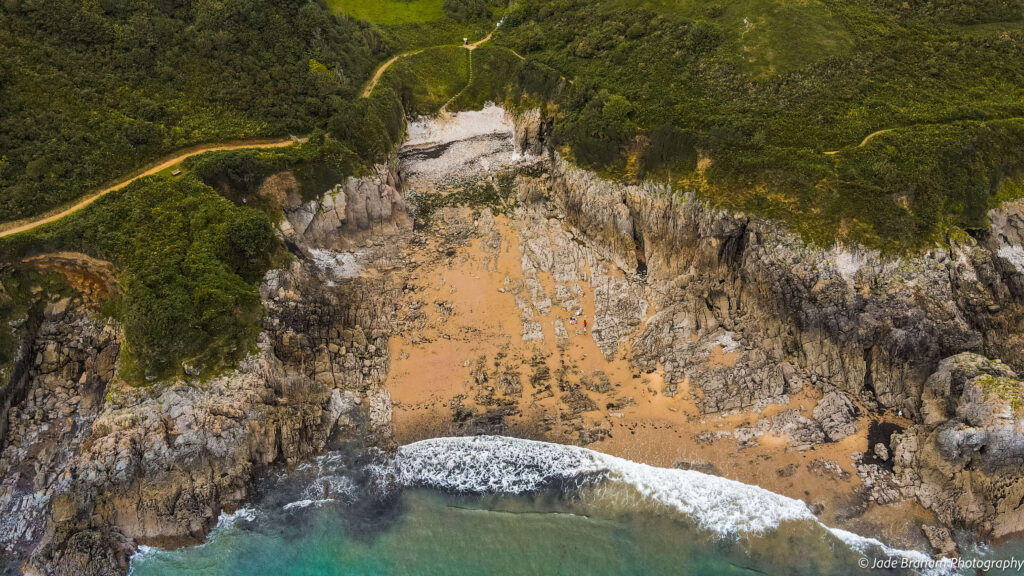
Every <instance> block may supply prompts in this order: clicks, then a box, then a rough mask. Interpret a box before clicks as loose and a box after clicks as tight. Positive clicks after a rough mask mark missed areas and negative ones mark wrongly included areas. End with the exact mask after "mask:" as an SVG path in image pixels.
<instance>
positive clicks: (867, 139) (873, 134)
mask: <svg viewBox="0 0 1024 576" xmlns="http://www.w3.org/2000/svg"><path fill="white" fill-rule="evenodd" d="M893 130H895V128H883V129H881V130H875V131H874V132H872V133H871V134H868V135H867V136H865V137H864V139H863V140H861V141H860V144H858V145H857V148H861V147H863V146H864V145H865V144H867V143H868V142H869V141H870V140H871V139H872V138H874V137H875V136H880V135H882V134H885V133H886V132H892V131H893ZM825 154H828V155H829V156H834V155H836V154H839V150H830V151H828V152H825Z"/></svg>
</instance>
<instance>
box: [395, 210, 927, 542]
mask: <svg viewBox="0 0 1024 576" xmlns="http://www.w3.org/2000/svg"><path fill="white" fill-rule="evenodd" d="M461 217H462V218H465V219H466V220H471V219H472V218H473V215H471V214H470V213H469V211H468V210H467V211H465V212H464V214H463V215H462V216H461ZM495 229H496V230H497V231H498V232H500V238H501V242H500V246H498V247H497V249H495V247H494V246H488V244H487V242H485V240H484V239H481V238H474V237H471V238H470V239H469V240H468V241H466V242H465V243H464V244H463V245H462V246H459V247H458V248H455V249H452V248H450V243H451V239H450V238H446V237H443V236H441V235H435V236H434V237H432V238H431V239H430V240H428V241H427V242H426V243H424V244H422V245H421V246H420V247H419V248H417V251H416V255H415V261H416V262H417V264H416V266H415V270H414V271H412V272H411V273H410V278H409V280H408V282H409V290H410V292H409V296H408V297H407V302H406V303H405V304H404V307H403V313H402V318H401V319H400V322H401V323H403V324H404V325H405V326H406V329H405V330H404V331H402V332H401V333H399V334H396V335H395V336H394V337H392V338H391V340H390V349H391V357H392V366H391V371H390V374H389V377H388V381H387V388H388V390H389V391H390V393H391V395H392V399H393V401H394V404H395V410H394V429H395V435H396V440H397V441H398V442H399V443H403V444H404V443H408V442H413V441H416V440H421V439H424V438H430V437H435V436H447V435H457V434H466V433H474V432H501V433H506V434H511V435H518V436H524V437H531V438H538V439H545V440H551V441H559V442H566V443H573V444H584V445H586V446H587V447H588V448H591V449H594V450H597V451H600V452H604V453H607V454H611V455H615V456H620V457H623V458H628V459H630V460H634V461H638V462H644V463H647V464H652V465H656V466H664V467H674V466H678V467H691V468H695V469H698V470H702V471H706V472H709V473H714V474H717V475H720V476H724V477H727V478H732V479H735V480H739V481H742V482H745V483H748V484H755V485H758V486H761V487H764V488H766V489H768V490H771V491H773V492H777V493H780V494H784V495H786V496H790V497H793V498H799V499H802V500H804V501H806V502H808V504H811V505H814V506H815V507H816V508H819V509H820V510H822V513H821V518H822V519H823V520H825V521H826V522H835V521H836V520H837V517H841V516H846V515H848V511H849V509H850V508H851V506H853V505H855V504H858V503H860V502H863V500H864V499H863V498H862V497H860V496H859V495H858V488H859V487H860V484H861V482H860V480H859V478H858V476H857V474H856V471H855V469H854V467H853V463H852V460H851V454H853V453H854V452H864V451H867V449H868V446H867V430H868V426H869V422H868V421H867V420H866V419H863V420H861V421H860V422H858V425H857V427H858V433H857V434H856V435H854V436H851V437H849V438H846V439H844V440H842V441H840V442H837V443H828V444H821V445H818V446H815V447H814V448H813V449H810V450H805V451H800V450H796V449H794V448H793V447H792V446H791V445H790V443H788V442H787V439H786V438H784V437H778V436H772V435H771V434H767V435H764V436H761V437H760V438H757V439H755V440H753V441H752V442H750V443H748V445H745V446H743V447H741V446H740V445H739V444H738V443H737V440H736V438H735V437H734V435H733V430H734V429H735V428H736V427H740V426H751V425H753V424H754V423H755V422H756V421H758V420H759V419H761V418H764V417H771V416H772V415H774V414H777V413H779V412H781V411H783V410H786V409H796V410H799V411H800V413H801V414H802V415H804V416H806V417H811V409H812V408H813V407H814V406H815V405H816V403H817V396H816V394H817V393H816V392H813V391H805V392H802V393H800V394H799V395H796V396H794V397H792V399H791V402H790V404H789V405H787V406H778V405H773V406H769V407H767V408H765V409H764V410H763V411H762V412H761V413H743V414H733V415H724V416H723V415H702V414H701V413H700V412H699V410H698V409H697V407H696V404H695V401H694V396H693V394H692V393H691V390H690V388H689V387H688V386H687V385H686V384H684V385H682V386H680V389H679V392H678V394H677V395H676V396H675V397H673V398H669V397H667V396H665V395H664V394H662V393H661V390H662V387H663V380H662V374H661V373H660V371H655V372H653V373H650V374H638V373H635V371H634V370H633V369H632V367H631V366H630V364H629V362H628V360H627V359H626V358H627V357H628V349H624V348H625V347H624V346H623V347H620V350H619V352H618V353H617V354H616V355H615V356H613V357H606V356H604V355H602V354H601V351H600V350H599V349H598V347H597V344H596V342H595V341H594V339H593V338H592V337H591V333H590V331H589V330H588V331H587V332H586V333H584V331H583V325H582V322H583V320H584V319H586V320H587V321H588V322H590V323H591V326H592V322H593V313H594V301H593V290H592V289H591V286H590V285H589V283H587V282H585V281H584V282H579V284H580V286H581V287H582V289H583V295H582V298H580V302H581V305H582V314H580V315H579V316H578V320H579V323H578V324H576V325H571V324H570V317H571V315H572V313H573V312H574V311H566V310H563V309H562V308H560V307H558V306H557V305H552V306H551V308H550V311H549V312H547V313H539V312H535V314H534V317H533V319H532V321H534V322H539V323H540V325H541V328H542V333H543V338H542V339H539V340H530V341H524V340H523V337H522V319H521V310H520V308H519V307H517V305H516V295H515V293H514V292H515V287H516V286H517V285H519V284H520V283H522V282H523V281H524V280H525V278H524V272H523V267H522V264H521V260H522V256H521V253H520V247H519V242H520V239H519V237H518V235H517V233H516V231H515V227H514V226H513V225H512V223H510V220H509V219H508V218H505V217H500V216H499V217H497V218H495ZM428 237H429V236H428ZM538 276H539V279H540V281H541V284H542V285H544V289H545V292H547V293H549V294H550V293H552V292H553V286H554V281H553V280H552V278H551V277H550V274H544V273H540V274H539V275H538ZM652 310H653V307H652ZM559 321H560V322H561V323H562V325H563V326H564V327H565V329H566V334H565V335H566V336H567V337H563V338H559V337H558V336H557V334H556V322H559ZM539 359H543V361H544V364H545V365H546V366H547V367H548V369H549V370H550V371H551V372H552V373H557V372H558V371H559V370H564V371H565V379H566V380H568V381H570V384H571V382H573V381H579V378H580V377H581V376H582V377H583V378H584V379H585V380H586V379H589V380H591V381H594V380H595V376H594V375H595V371H598V372H601V373H603V374H604V375H605V376H606V377H607V380H608V382H609V384H610V389H609V390H608V391H604V392H602V391H600V390H590V389H586V388H581V387H577V388H576V389H575V390H573V389H569V390H563V389H561V388H560V387H558V386H556V385H555V383H554V382H549V383H548V384H547V386H543V385H540V386H538V385H534V384H533V383H532V382H531V376H532V375H534V374H535V373H536V371H537V364H538V362H539ZM711 361H712V362H715V363H719V364H721V365H726V366H727V365H730V364H731V363H732V362H734V361H735V354H734V353H731V352H728V351H726V349H725V347H723V346H718V347H716V348H715V350H714V352H713V355H712V358H711ZM496 373H497V374H518V375H519V380H520V382H521V385H522V390H521V392H519V393H516V392H515V390H514V389H513V390H511V391H510V390H507V388H508V387H507V386H504V387H503V386H502V382H501V381H499V380H500V379H499V377H497V376H496V375H495V374H496ZM480 374H486V380H484V381H482V382H481V379H480ZM551 380H552V381H556V380H558V378H557V377H555V376H553V377H552V379H551ZM567 393H571V394H572V395H575V396H578V395H580V394H582V395H583V396H584V397H586V398H587V399H589V401H590V402H589V405H587V404H588V403H587V402H586V401H585V400H584V401H579V402H577V401H575V400H574V399H573V398H574V397H575V396H573V397H570V398H568V399H567V398H566V394H567ZM581 404H583V405H584V406H583V409H582V410H581V411H578V410H579V408H580V405H581ZM460 414H461V416H460ZM488 415H497V416H495V417H491V418H489V417H488ZM495 422H500V424H499V426H500V427H499V428H498V429H497V430H494V429H491V428H488V425H490V424H494V423H495ZM822 460H824V461H831V462H834V463H835V464H837V465H838V466H839V467H840V468H842V470H843V471H844V474H843V475H842V476H841V477H840V476H839V475H837V474H835V473H832V472H828V471H825V470H823V467H822V466H821V465H820V464H821V461H822ZM815 461H818V462H817V463H816V464H812V462H815ZM906 508H907V506H906V505H904V506H903V507H901V508H898V509H896V510H895V511H894V512H893V513H891V514H887V513H886V511H885V510H882V511H879V512H876V513H875V515H874V516H872V517H868V516H865V519H864V520H862V521H858V522H855V523H854V524H856V525H857V527H858V528H859V529H861V530H865V531H866V533H875V534H881V533H882V532H883V531H884V532H885V535H886V536H888V537H889V538H888V541H889V542H894V543H899V542H900V541H902V540H906V538H904V536H905V535H906V534H907V533H908V532H907V531H906V530H905V529H904V530H902V531H901V530H899V529H896V528H894V526H898V527H899V528H906V526H907V522H908V521H910V520H913V521H916V522H920V521H921V519H927V514H926V513H925V512H924V511H923V510H920V509H914V510H911V511H909V512H908V510H907V509H906ZM918 508H919V507H918ZM840 525H842V523H841V524H840ZM845 525H846V526H852V525H853V524H851V523H849V522H847V523H845ZM883 527H884V530H883ZM897 532H898V533H899V534H894V533H897Z"/></svg>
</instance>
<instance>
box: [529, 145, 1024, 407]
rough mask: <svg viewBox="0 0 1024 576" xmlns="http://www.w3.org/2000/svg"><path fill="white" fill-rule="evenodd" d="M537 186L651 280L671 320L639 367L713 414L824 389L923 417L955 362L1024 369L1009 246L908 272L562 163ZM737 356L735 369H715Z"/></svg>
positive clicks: (1010, 221)
mask: <svg viewBox="0 0 1024 576" xmlns="http://www.w3.org/2000/svg"><path fill="white" fill-rule="evenodd" d="M522 180H523V181H522V184H521V185H522V186H523V187H524V188H525V191H524V195H528V196H530V197H544V198H549V199H550V201H552V202H553V203H554V204H555V205H557V206H558V208H559V212H561V213H562V214H565V218H566V222H568V223H569V224H571V225H572V226H573V228H574V229H575V230H576V231H577V232H578V233H579V234H580V235H583V236H584V237H586V238H587V239H588V241H589V242H590V243H591V244H593V245H597V247H598V249H599V250H600V251H601V252H602V253H603V255H605V256H606V257H608V258H609V259H611V260H613V261H614V262H615V263H616V264H617V265H618V266H619V267H620V268H622V269H624V270H636V271H637V278H636V279H637V281H641V282H644V283H645V285H646V286H647V296H648V300H650V302H651V304H652V306H653V308H654V309H655V310H657V312H656V313H655V315H654V317H653V318H651V319H650V320H649V321H648V323H647V326H646V328H645V330H643V331H642V332H641V333H639V334H638V335H637V336H636V337H635V338H633V340H632V351H633V356H634V361H635V362H636V363H637V365H638V366H639V367H641V368H642V369H645V370H653V369H654V368H655V367H656V366H660V367H661V368H663V369H664V370H665V371H666V374H667V379H666V390H665V392H666V393H668V394H673V393H674V391H675V389H676V387H677V386H678V384H679V383H680V382H682V381H683V380H686V379H689V380H691V381H693V382H696V385H697V386H698V387H699V388H700V389H701V390H702V392H703V395H702V398H701V407H702V409H703V410H704V411H705V412H709V413H711V412H726V411H730V410H737V409H747V408H756V407H758V406H763V405H765V404H766V403H772V402H784V401H785V399H786V398H787V395H788V394H791V393H793V392H797V391H799V390H802V389H803V387H804V386H806V385H813V386H815V387H817V388H820V389H821V390H822V391H823V392H825V393H828V392H832V391H833V390H840V391H842V392H844V393H846V394H848V395H850V396H852V397H853V398H856V399H862V400H863V401H865V402H867V403H868V405H877V406H878V407H879V408H880V409H882V410H885V409H891V410H893V411H894V412H900V411H901V412H903V413H904V414H906V415H907V416H916V415H918V414H919V413H920V404H921V393H922V390H923V385H924V382H925V380H926V379H927V378H928V377H929V375H931V374H932V372H933V371H934V370H935V369H936V368H937V367H938V364H939V362H940V361H941V360H942V359H943V358H946V357H948V356H951V355H953V354H956V353H959V352H964V351H975V352H982V353H985V354H988V355H990V356H993V357H1002V358H1004V360H1005V361H1007V362H1009V363H1010V364H1011V365H1014V366H1018V365H1019V364H1020V359H1019V358H1018V357H1019V354H1020V352H1019V347H1018V348H1016V349H1012V350H1011V348H1013V346H1012V345H1008V344H1007V343H1008V342H1010V343H1012V342H1016V341H1017V340H1016V339H1017V338H1019V337H1020V334H1021V332H1020V331H1019V330H1017V329H1016V327H1015V326H1016V324H1014V323H1015V322H1019V320H1020V314H1021V310H1022V309H1024V308H1022V307H1021V298H1020V296H1019V291H1018V288H1019V284H1020V272H1019V271H1017V269H1016V268H1014V267H1013V266H1012V262H1013V258H1012V256H1013V254H1012V253H1011V252H1012V250H1011V249H1010V248H1007V247H1006V246H1003V247H1002V248H999V249H998V250H995V251H993V250H992V249H990V248H986V247H985V245H984V243H979V242H976V241H974V240H973V239H966V240H951V241H950V245H949V247H947V248H935V249H933V250H931V251H929V252H928V253H926V254H923V255H921V256H917V257H909V258H900V257H885V256H882V255H880V254H878V253H875V252H870V251H864V250H859V249H846V248H842V247H833V248H828V249H823V248H818V247H813V246H809V245H807V244H806V243H804V242H803V241H801V240H800V239H799V238H797V237H796V236H794V235H793V234H792V233H790V232H787V231H785V230H784V229H782V228H780V227H779V226H778V225H776V224H774V223H771V222H768V221H765V220H762V219H759V218H754V217H750V216H746V215H743V214H733V213H727V212H721V211H716V210H713V209H711V208H709V207H708V206H706V205H705V204H703V203H702V202H700V201H697V200H696V199H694V198H693V197H692V196H691V197H685V198H684V197H682V196H680V195H679V194H678V193H675V192H672V191H670V190H667V189H665V188H661V187H657V186H654V185H642V186H627V185H619V184H615V183H611V182H608V181H605V180H602V179H600V178H598V177H596V176H595V175H594V174H592V173H590V172H585V171H582V170H578V169H575V168H572V167H570V166H569V165H568V164H567V163H566V162H565V161H562V160H559V159H557V158H556V159H555V160H554V161H553V171H552V174H551V175H550V177H547V178H535V179H522ZM992 219H993V222H994V226H993V229H992V232H991V236H992V238H1001V239H1005V240H1000V241H1005V242H1012V241H1014V240H1013V239H1014V238H1016V237H1015V236H1013V233H1014V231H1016V230H1017V229H1019V227H1020V226H1021V225H1022V224H1024V219H1022V218H1021V215H1020V213H1019V209H1018V208H1017V207H1016V205H1014V204H1010V205H1008V206H1005V207H1004V208H1002V209H1000V210H999V211H996V212H994V213H993V218H992ZM990 243H991V242H990ZM1009 246H1015V247H1018V248H1019V246H1018V245H1016V244H1009ZM997 326H998V328H997ZM997 334H1003V337H1002V338H1000V337H997ZM723 354H725V355H727V356H728V361H726V362H722V361H718V362H716V361H711V360H712V357H713V356H716V355H718V356H720V355H723Z"/></svg>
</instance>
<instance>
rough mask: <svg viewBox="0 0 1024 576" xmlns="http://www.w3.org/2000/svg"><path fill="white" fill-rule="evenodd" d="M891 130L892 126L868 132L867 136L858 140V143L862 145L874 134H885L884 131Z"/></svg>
mask: <svg viewBox="0 0 1024 576" xmlns="http://www.w3.org/2000/svg"><path fill="white" fill-rule="evenodd" d="M892 131H893V128H883V129H881V130H876V131H874V132H872V133H871V134H868V135H867V136H865V137H864V139H863V140H861V141H860V145H861V146H863V145H865V144H867V143H868V140H871V139H872V138H874V137H875V136H878V135H879V134H885V133H886V132H892Z"/></svg>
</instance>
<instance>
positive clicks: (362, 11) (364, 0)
mask: <svg viewBox="0 0 1024 576" xmlns="http://www.w3.org/2000/svg"><path fill="white" fill-rule="evenodd" d="M443 4H444V0H327V5H328V6H329V7H330V8H331V10H333V11H335V12H337V13H340V14H344V15H346V16H348V17H350V18H353V19H355V20H362V21H364V22H370V23H372V24H377V25H380V26H395V25H397V24H418V23H425V22H433V21H435V20H440V19H441V18H444V16H445V13H444V8H443Z"/></svg>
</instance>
